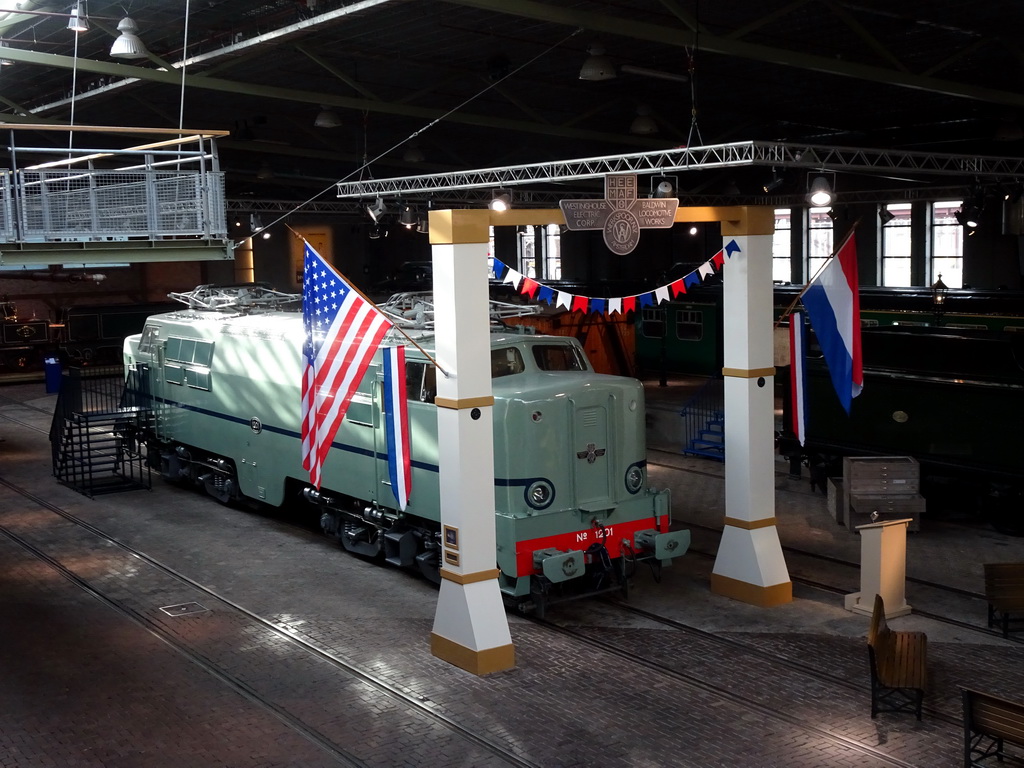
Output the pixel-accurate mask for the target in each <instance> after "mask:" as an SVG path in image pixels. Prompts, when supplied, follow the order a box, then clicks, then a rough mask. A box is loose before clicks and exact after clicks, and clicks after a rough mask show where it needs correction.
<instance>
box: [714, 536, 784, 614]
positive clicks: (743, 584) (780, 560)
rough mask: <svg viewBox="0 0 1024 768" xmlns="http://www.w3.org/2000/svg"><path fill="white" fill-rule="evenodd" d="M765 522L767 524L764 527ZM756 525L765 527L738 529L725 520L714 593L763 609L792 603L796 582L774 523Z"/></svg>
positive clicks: (717, 560)
mask: <svg viewBox="0 0 1024 768" xmlns="http://www.w3.org/2000/svg"><path fill="white" fill-rule="evenodd" d="M733 522H737V521H733ZM765 522H767V523H768V524H767V525H763V523H765ZM756 524H762V525H761V527H757V528H746V527H736V526H735V525H731V524H730V521H729V520H727V521H726V525H725V528H724V529H723V530H722V542H721V544H720V545H719V547H718V557H717V558H716V560H715V567H714V570H713V571H712V573H711V591H712V592H713V593H714V594H716V595H722V596H723V597H731V598H732V599H734V600H739V601H741V602H744V603H750V604H751V605H757V606H761V607H762V608H768V607H770V606H774V605H782V604H783V603H789V602H792V600H793V583H792V582H791V581H790V580H789V570H788V569H787V568H786V560H785V558H784V557H783V555H782V544H781V543H780V542H779V533H778V531H777V530H776V529H775V520H774V518H771V519H770V520H768V521H757V523H756Z"/></svg>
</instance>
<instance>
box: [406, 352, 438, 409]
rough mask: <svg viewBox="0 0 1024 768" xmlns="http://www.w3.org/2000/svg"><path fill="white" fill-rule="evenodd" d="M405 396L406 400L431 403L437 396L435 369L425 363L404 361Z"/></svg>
mask: <svg viewBox="0 0 1024 768" xmlns="http://www.w3.org/2000/svg"><path fill="white" fill-rule="evenodd" d="M405 396H406V399H408V400H417V401H419V402H421V403H432V402H434V398H435V397H436V396H437V370H436V369H435V368H434V366H432V365H427V364H426V363H410V362H408V361H407V362H406V363H405Z"/></svg>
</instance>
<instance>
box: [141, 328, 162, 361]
mask: <svg viewBox="0 0 1024 768" xmlns="http://www.w3.org/2000/svg"><path fill="white" fill-rule="evenodd" d="M159 338H160V329H159V328H157V327H156V326H155V325H147V326H146V327H145V328H143V329H142V337H141V338H140V339H139V352H142V353H144V354H147V355H151V354H153V348H154V346H155V345H156V343H157V341H158V340H159Z"/></svg>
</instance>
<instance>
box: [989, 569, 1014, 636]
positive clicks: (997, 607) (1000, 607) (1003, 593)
mask: <svg viewBox="0 0 1024 768" xmlns="http://www.w3.org/2000/svg"><path fill="white" fill-rule="evenodd" d="M984 568H985V599H987V600H988V625H989V626H990V627H994V626H996V625H997V624H998V625H999V626H1000V627H1001V628H1002V630H1003V637H1007V636H1009V634H1010V624H1011V623H1013V624H1016V623H1018V622H1024V563H985V565H984ZM1010 614H1017V616H1016V618H1012V617H1011V615H1010Z"/></svg>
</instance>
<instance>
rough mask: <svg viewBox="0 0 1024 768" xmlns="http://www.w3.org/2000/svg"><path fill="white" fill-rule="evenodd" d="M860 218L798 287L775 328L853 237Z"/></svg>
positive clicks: (791, 312) (789, 313) (860, 217)
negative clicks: (802, 285) (808, 277)
mask: <svg viewBox="0 0 1024 768" xmlns="http://www.w3.org/2000/svg"><path fill="white" fill-rule="evenodd" d="M862 218H863V217H862V216H858V217H857V220H856V221H855V222H853V224H851V225H850V231H849V232H847V233H846V237H844V238H843V242H842V243H840V244H839V247H838V248H836V249H835V250H833V251H832V255H830V256H829V257H828V258H827V259H825V261H824V262H823V263H822V265H821V266H820V267H818V270H817V271H816V272H815V273H814V274H813V275H812V276H811V279H810V280H808V281H807V282H806V283H804V287H803V288H801V289H800V293H798V294H797V295H796V298H795V299H793V301H792V302H791V303H790V305H789V306H788V307H786V309H785V310H784V311H783V312H782V314H781V315H779V317H778V318H777V319H776V320H775V325H774V327H775V328H778V327H779V324H780V323H781V322H782V321H783V320H785V319H786V318H787V317H789V316H790V315H791V314H793V308H794V307H795V306H796V303H797V302H798V301H800V299H802V298H803V295H804V294H805V293H807V289H808V288H810V287H811V283H813V282H814V281H815V280H816V279H817V277H818V275H820V274H821V272H822V270H823V269H825V267H827V266H828V265H829V264H831V263H832V259H834V258H835V257H836V254H837V253H839V252H840V251H841V250H843V248H845V247H846V244H847V243H848V242H849V241H850V238H851V237H853V233H854V232H856V230H857V226H858V225H859V224H860V222H861V219H862Z"/></svg>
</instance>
